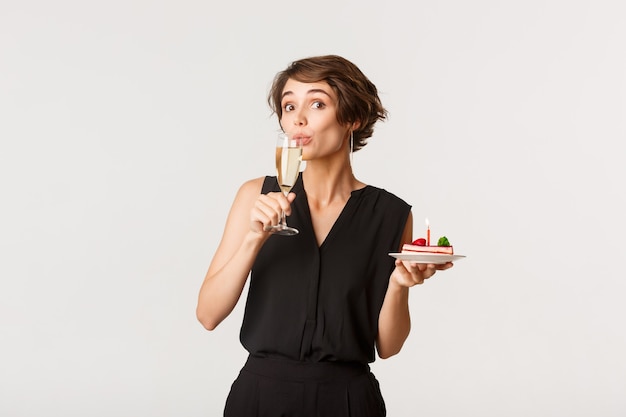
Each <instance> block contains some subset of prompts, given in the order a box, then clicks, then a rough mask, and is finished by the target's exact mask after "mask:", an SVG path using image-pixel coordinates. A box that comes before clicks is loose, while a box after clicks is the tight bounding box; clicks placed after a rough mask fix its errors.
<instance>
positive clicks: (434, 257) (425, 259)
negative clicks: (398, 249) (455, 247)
mask: <svg viewBox="0 0 626 417" xmlns="http://www.w3.org/2000/svg"><path fill="white" fill-rule="evenodd" d="M389 255H390V256H393V257H394V258H396V259H400V260H401V261H409V262H415V263H418V264H445V263H446V262H454V261H456V260H458V259H463V258H465V255H447V254H445V253H419V252H412V253H390V254H389Z"/></svg>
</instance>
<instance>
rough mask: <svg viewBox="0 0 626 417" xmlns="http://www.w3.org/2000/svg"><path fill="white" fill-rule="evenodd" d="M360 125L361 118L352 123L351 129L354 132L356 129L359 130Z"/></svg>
mask: <svg viewBox="0 0 626 417" xmlns="http://www.w3.org/2000/svg"><path fill="white" fill-rule="evenodd" d="M359 127H361V121H360V120H357V121H356V122H352V123H351V124H350V130H352V131H353V132H354V131H355V130H357V129H358V128H359Z"/></svg>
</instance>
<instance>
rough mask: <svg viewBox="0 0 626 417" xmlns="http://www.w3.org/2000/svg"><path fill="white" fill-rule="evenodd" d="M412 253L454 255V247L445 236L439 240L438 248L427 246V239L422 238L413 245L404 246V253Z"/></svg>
mask: <svg viewBox="0 0 626 417" xmlns="http://www.w3.org/2000/svg"><path fill="white" fill-rule="evenodd" d="M411 252H418V253H441V254H444V255H453V254H454V250H453V248H452V245H451V244H450V241H449V240H448V238H447V237H445V236H442V237H440V238H439V240H438V241H437V246H430V245H427V244H426V239H424V238H422V237H421V238H419V239H415V240H414V241H413V242H411V243H405V244H404V245H402V253H411Z"/></svg>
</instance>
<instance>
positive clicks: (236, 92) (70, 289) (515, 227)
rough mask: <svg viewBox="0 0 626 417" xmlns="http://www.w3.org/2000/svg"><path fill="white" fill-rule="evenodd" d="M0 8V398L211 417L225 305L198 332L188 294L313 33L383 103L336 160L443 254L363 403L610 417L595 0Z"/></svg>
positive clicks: (613, 322)
mask: <svg viewBox="0 0 626 417" xmlns="http://www.w3.org/2000/svg"><path fill="white" fill-rule="evenodd" d="M0 5H1V6H0V139H1V148H0V181H1V189H0V193H1V194H0V195H1V198H2V201H1V205H0V260H1V262H0V278H1V281H0V340H1V342H0V415H2V416H11V417H21V416H28V417H31V416H33V417H34V416H64V417H70V416H81V417H82V416H116V417H124V416H129V417H130V416H133V417H137V416H142V417H143V416H146V417H161V416H172V417H173V416H176V417H180V416H188V417H194V416H198V417H200V416H219V415H221V411H222V407H223V402H224V399H225V398H226V395H227V392H228V390H229V387H230V383H231V382H232V380H233V379H234V378H235V376H236V374H237V372H238V370H239V368H240V367H241V365H242V364H243V361H244V358H245V356H246V353H245V351H244V350H243V349H242V348H241V346H240V345H239V342H238V331H239V325H240V322H241V313H242V306H243V304H242V303H240V305H239V306H238V307H237V309H236V311H235V312H234V313H233V315H231V316H230V317H229V318H228V319H227V320H226V321H225V322H223V323H222V324H221V326H220V327H218V329H217V330H215V331H214V332H207V331H205V330H204V329H203V328H202V326H201V325H200V324H199V323H198V322H197V321H196V318H195V304H196V296H197V291H198V289H199V286H200V283H201V281H202V279H203V277H204V273H205V271H206V268H207V267H208V264H209V262H210V259H211V256H212V254H213V251H214V250H215V248H216V246H217V244H218V241H219V239H220V236H221V233H222V228H223V224H224V220H225V218H226V215H227V212H228V209H229V207H230V204H231V202H232V199H233V197H234V194H235V191H236V190H237V188H238V187H239V185H240V184H241V183H242V182H243V181H245V180H247V179H249V178H252V177H258V176H262V175H265V174H272V173H273V171H272V167H273V159H272V153H273V139H274V131H275V129H276V128H277V124H276V121H275V119H273V118H272V117H271V116H270V111H269V108H268V106H267V104H266V94H267V91H268V88H269V85H270V83H271V80H272V78H273V76H274V74H275V73H276V72H278V71H280V70H282V69H283V68H284V67H285V66H286V65H287V64H288V63H289V62H291V61H292V60H294V59H298V58H302V57H306V56H311V55H317V54H327V53H333V54H340V55H343V56H345V57H346V58H348V59H350V60H352V61H353V62H354V63H356V64H357V65H358V66H359V67H360V68H361V69H362V70H363V71H364V72H365V73H366V74H367V75H368V77H369V78H370V79H371V80H372V81H373V82H374V83H375V84H376V85H377V86H378V88H379V90H380V94H381V98H382V100H383V103H384V105H385V106H386V107H387V109H388V110H389V112H390V118H389V120H388V121H387V122H386V123H384V124H381V125H380V126H379V128H378V129H377V131H376V132H375V135H374V138H373V139H372V140H371V142H370V144H369V145H368V146H367V147H366V148H364V149H363V150H362V151H361V152H359V153H357V154H356V155H355V166H356V168H355V169H356V174H357V176H358V177H359V178H360V179H361V180H363V181H365V182H367V183H370V184H372V185H376V186H379V187H383V188H385V189H387V190H389V191H391V192H393V193H395V194H397V195H398V196H400V197H402V198H403V199H405V200H406V201H408V202H409V203H411V204H412V205H413V213H414V217H415V220H416V221H415V235H416V236H423V235H424V226H423V221H422V219H424V218H426V217H428V218H429V220H430V223H431V230H432V233H433V237H434V238H435V237H438V236H440V235H444V234H445V235H447V236H448V237H449V238H450V240H451V242H452V243H453V245H454V246H455V250H456V252H458V253H462V254H465V255H467V259H465V260H462V261H459V262H457V264H456V266H455V267H454V268H453V269H452V270H450V271H446V272H445V273H439V274H437V275H436V277H434V278H433V279H431V280H430V281H428V282H427V283H426V284H425V285H423V286H420V287H417V288H414V289H412V290H411V300H410V303H411V310H412V314H413V330H412V333H411V335H410V337H409V339H408V341H407V343H406V345H405V347H404V349H403V351H402V352H401V353H400V354H399V355H398V356H396V357H393V358H391V359H389V360H385V361H381V360H378V361H377V362H375V363H374V364H373V365H372V369H373V371H374V373H375V374H376V375H377V377H378V378H379V379H380V381H381V385H382V390H383V394H384V396H385V398H386V401H387V406H388V411H389V415H390V416H394V417H398V416H400V417H401V416H415V415H422V416H429V417H439V416H441V417H447V416H464V417H465V416H481V417H485V416H489V417H490V416H494V417H495V416H503V415H506V416H509V417H515V416H519V417H527V416H534V417H543V416H555V417H560V416H568V417H575V416H581V417H582V416H591V415H593V416H603V417H610V416H616V417H617V416H624V415H626V396H625V395H624V393H625V392H626V358H625V355H624V352H626V334H625V330H624V329H625V327H624V317H625V314H626V307H624V303H623V299H624V298H625V295H626V280H625V278H626V277H625V276H624V272H623V269H622V260H623V259H624V249H625V248H624V243H623V237H624V236H625V235H626V230H625V229H626V228H625V221H624V213H625V212H626V201H625V192H624V185H623V178H625V177H626V175H625V174H626V168H625V166H624V165H625V164H624V156H625V155H626V152H625V151H624V150H623V143H624V141H625V139H626V52H625V51H626V45H625V41H624V40H625V39H626V18H625V16H626V7H624V6H623V2H622V1H621V0H615V1H608V0H593V1H592V0H589V1H585V0H575V1H565V0H563V1H558V0H541V1H540V0H525V1H496V0H490V1H488V0H482V1H472V2H469V1H462V0H447V1H446V0H443V1H418V2H404V1H393V0H389V1H385V2H380V1H373V0H371V1H362V0H353V1H341V0H332V1H331V0H321V1H318V2H280V1H277V0H270V1H254V0H249V1H244V2H223V3H217V2H212V1H208V2H207V1H199V0H198V1H194V0H179V1H175V2H174V1H169V2H168V1H147V0H124V1H121V0H110V1H106V2H104V1H100V2H94V1H91V2H86V1H78V0H76V1H70V0H59V1H53V2H52V1H43V0H39V1H37V0H24V1H19V2H18V1H11V0H0ZM409 5H411V9H410V10H409V9H408V8H407V7H408V6H409ZM390 249H391V248H390ZM351 261H355V262H358V260H351ZM242 301H243V300H242Z"/></svg>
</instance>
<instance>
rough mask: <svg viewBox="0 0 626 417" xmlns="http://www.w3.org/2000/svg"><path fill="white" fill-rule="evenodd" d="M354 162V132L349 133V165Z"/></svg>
mask: <svg viewBox="0 0 626 417" xmlns="http://www.w3.org/2000/svg"><path fill="white" fill-rule="evenodd" d="M353 161H354V131H353V130H351V131H350V165H352V162H353Z"/></svg>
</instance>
